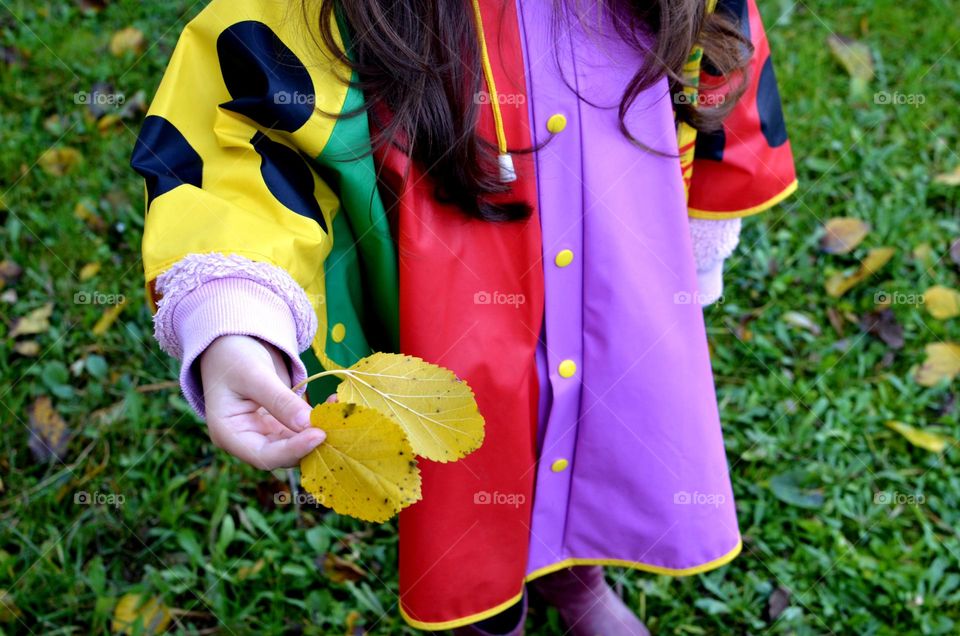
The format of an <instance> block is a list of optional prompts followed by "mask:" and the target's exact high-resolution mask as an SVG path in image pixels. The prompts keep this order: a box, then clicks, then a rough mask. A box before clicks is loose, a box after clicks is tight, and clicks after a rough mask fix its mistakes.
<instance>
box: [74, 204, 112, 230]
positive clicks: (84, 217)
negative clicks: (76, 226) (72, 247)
mask: <svg viewBox="0 0 960 636" xmlns="http://www.w3.org/2000/svg"><path fill="white" fill-rule="evenodd" d="M73 216H75V217H76V218H78V219H80V220H81V221H83V222H84V223H86V224H87V227H89V228H90V229H91V230H93V231H95V232H102V231H103V230H105V229H106V228H107V224H106V223H105V222H104V220H103V218H102V217H101V216H100V215H99V214H97V213H96V211H95V210H94V206H93V204H92V203H88V202H86V201H80V202H78V203H77V205H75V206H74V208H73Z"/></svg>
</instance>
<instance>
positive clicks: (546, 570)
mask: <svg viewBox="0 0 960 636" xmlns="http://www.w3.org/2000/svg"><path fill="white" fill-rule="evenodd" d="M742 550H743V540H742V539H738V540H737V545H735V546H733V549H732V550H730V551H729V552H727V553H726V554H724V555H723V556H721V557H718V558H716V559H714V560H713V561H707V562H706V563H701V564H700V565H695V566H693V567H689V568H665V567H662V566H659V565H650V564H649V563H641V562H640V561H623V560H621V559H564V560H563V561H559V562H557V563H553V564H551V565H547V566H544V567H542V568H540V569H539V570H534V571H533V572H531V573H530V574H528V575H527V577H526V579H525V580H526V581H528V582H529V581H532V580H534V579H538V578H540V577H541V576H546V575H547V574H552V573H553V572H556V571H558V570H562V569H564V568H569V567H572V566H574V565H612V566H615V567H620V568H630V569H633V570H640V571H641V572H649V573H650V574H662V575H665V576H693V575H694V574H703V573H704V572H709V571H710V570H715V569H716V568H718V567H720V566H722V565H726V564H727V563H730V562H731V561H733V560H734V559H735V558H737V555H738V554H740V552H741V551H742Z"/></svg>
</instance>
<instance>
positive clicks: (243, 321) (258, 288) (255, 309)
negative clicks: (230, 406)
mask: <svg viewBox="0 0 960 636" xmlns="http://www.w3.org/2000/svg"><path fill="white" fill-rule="evenodd" d="M172 325H173V329H174V332H175V333H176V337H177V340H178V342H179V344H180V346H181V347H182V351H183V364H182V365H181V367H180V388H181V389H182V390H183V395H184V397H186V399H187V402H189V403H190V406H191V407H193V409H194V410H195V411H196V412H197V415H199V416H200V417H201V418H204V417H205V416H206V411H205V408H204V401H203V384H202V382H201V378H200V361H199V357H200V354H202V353H203V352H204V351H205V350H206V348H207V347H209V346H210V344H211V343H212V342H213V341H214V340H216V339H217V338H219V337H220V336H227V335H244V336H253V337H255V338H259V339H260V340H263V341H265V342H268V343H270V344H272V345H273V346H274V347H276V348H277V349H278V350H279V351H280V352H281V353H283V355H284V357H285V358H286V360H287V365H288V367H289V369H290V376H291V381H292V384H297V383H299V382H301V381H302V380H304V379H306V377H307V369H306V367H304V365H303V362H302V361H301V360H300V356H299V347H298V345H297V329H296V324H295V323H294V319H293V314H292V313H291V312H290V308H289V307H288V306H287V304H286V302H284V300H283V299H282V298H280V296H278V295H277V294H275V293H274V292H273V291H271V290H270V289H269V288H267V287H265V286H263V285H261V284H260V283H257V282H254V281H251V280H247V279H244V278H220V279H217V280H212V281H209V282H207V283H204V284H203V285H201V286H200V287H198V288H196V289H195V290H193V291H192V292H190V293H189V294H187V295H186V296H185V297H183V298H182V299H181V301H180V302H179V303H178V304H177V306H176V309H175V310H174V312H173V317H172ZM305 388H306V387H301V388H300V389H299V390H298V394H301V395H302V394H303V391H304V390H305Z"/></svg>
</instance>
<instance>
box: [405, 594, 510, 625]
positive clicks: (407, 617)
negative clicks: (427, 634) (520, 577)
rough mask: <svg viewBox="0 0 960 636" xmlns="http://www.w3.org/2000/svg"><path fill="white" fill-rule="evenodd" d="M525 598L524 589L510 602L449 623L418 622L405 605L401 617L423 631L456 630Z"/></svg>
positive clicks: (495, 613)
mask: <svg viewBox="0 0 960 636" xmlns="http://www.w3.org/2000/svg"><path fill="white" fill-rule="evenodd" d="M521 598H523V589H521V590H520V593H519V594H517V595H516V596H514V597H513V598H510V599H509V600H506V601H504V602H503V603H500V604H499V605H496V606H494V607H491V608H490V609H488V610H484V611H482V612H479V613H477V614H471V615H470V616H464V617H463V618H455V619H453V620H449V621H442V622H440V623H424V622H423V621H418V620H416V619H413V618H411V617H410V615H409V614H407V613H406V612H405V611H404V609H403V605H402V604H401V605H400V616H402V617H403V620H405V621H406V622H407V624H408V625H410V626H411V627H416V628H417V629H423V630H427V631H439V630H441V629H456V628H457V627H463V626H464V625H471V624H473V623H476V622H478V621H482V620H483V619H485V618H490V617H491V616H496V615H497V614H499V613H500V612H502V611H503V610H505V609H507V608H508V607H510V606H511V605H513V604H514V603H516V602H517V601H519V600H520V599H521Z"/></svg>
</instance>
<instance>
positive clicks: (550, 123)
mask: <svg viewBox="0 0 960 636" xmlns="http://www.w3.org/2000/svg"><path fill="white" fill-rule="evenodd" d="M566 127H567V118H566V117H564V116H563V115H561V114H560V113H557V114H556V115H551V116H550V119H548V120H547V130H549V131H550V132H552V133H558V132H560V131H561V130H563V129H564V128H566Z"/></svg>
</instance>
